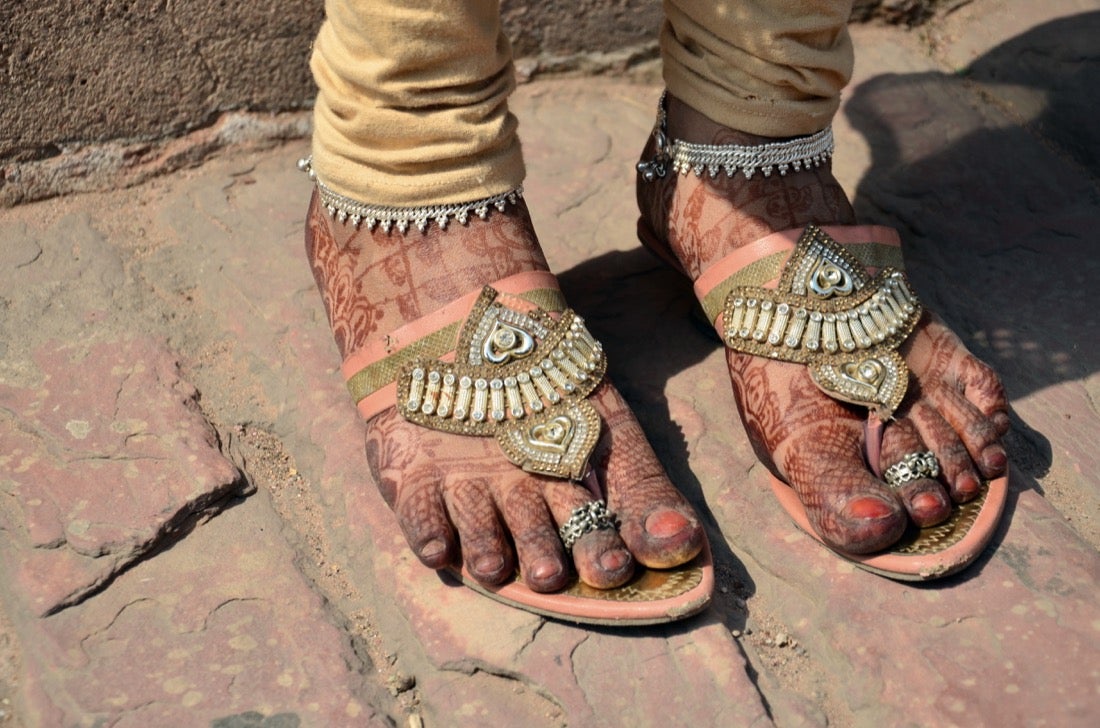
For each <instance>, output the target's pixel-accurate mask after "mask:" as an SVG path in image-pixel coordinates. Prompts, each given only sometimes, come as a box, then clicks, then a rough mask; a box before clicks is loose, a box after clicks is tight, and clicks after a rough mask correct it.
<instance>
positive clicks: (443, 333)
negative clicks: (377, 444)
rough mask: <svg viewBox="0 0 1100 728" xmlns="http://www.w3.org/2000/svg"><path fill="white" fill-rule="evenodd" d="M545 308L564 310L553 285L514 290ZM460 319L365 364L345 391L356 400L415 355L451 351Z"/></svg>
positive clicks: (389, 380)
mask: <svg viewBox="0 0 1100 728" xmlns="http://www.w3.org/2000/svg"><path fill="white" fill-rule="evenodd" d="M517 295H518V297H519V298H522V299H524V300H526V301H529V302H530V303H532V304H534V305H535V306H538V307H539V308H541V309H544V310H546V311H555V312H558V311H563V310H564V309H565V296H563V295H562V292H561V291H559V290H558V289H556V288H541V289H536V290H532V291H526V292H524V293H521V294H517ZM461 327H462V321H455V322H453V323H450V324H448V325H446V326H444V327H443V328H441V329H438V330H436V331H433V332H431V333H429V334H426V335H424V336H422V337H421V338H419V339H416V340H415V341H412V342H411V343H409V344H408V345H406V346H405V347H403V348H402V349H400V350H399V351H395V352H394V353H392V354H390V355H388V356H385V357H383V358H381V359H379V360H377V361H375V362H374V363H372V364H368V365H366V366H364V367H363V368H361V369H359V370H358V371H357V372H355V373H354V374H352V375H351V376H350V377H348V379H347V386H348V391H349V392H350V393H351V396H352V399H353V400H354V401H355V403H356V404H358V403H359V402H361V401H362V400H363V399H364V398H366V397H368V396H370V395H371V394H373V393H375V392H377V391H379V390H380V389H382V388H383V387H385V386H386V385H388V384H391V383H393V382H395V381H396V380H397V376H398V374H399V373H400V372H401V370H402V369H403V368H405V367H406V366H408V364H409V363H411V362H412V361H413V360H414V359H417V358H424V359H438V358H440V357H442V356H445V355H447V354H448V353H450V352H452V351H454V348H455V341H456V340H457V339H458V332H459V330H460V329H461Z"/></svg>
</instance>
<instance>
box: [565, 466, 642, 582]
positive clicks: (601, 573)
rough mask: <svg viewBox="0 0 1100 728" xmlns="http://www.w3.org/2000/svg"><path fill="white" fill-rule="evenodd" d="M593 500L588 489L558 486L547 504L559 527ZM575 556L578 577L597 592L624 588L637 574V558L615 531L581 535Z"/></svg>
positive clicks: (610, 529) (603, 530)
mask: <svg viewBox="0 0 1100 728" xmlns="http://www.w3.org/2000/svg"><path fill="white" fill-rule="evenodd" d="M592 500H593V495H592V493H591V492H590V491H589V490H588V489H587V488H584V487H583V486H580V485H577V484H573V483H556V484H553V485H552V486H551V487H550V489H549V490H548V491H547V502H548V503H549V505H550V510H551V511H552V512H553V514H554V519H555V521H556V522H557V524H558V525H559V526H560V525H563V524H565V523H566V522H567V521H568V520H569V519H570V518H571V517H572V516H573V514H574V512H575V511H576V510H577V509H579V508H581V507H583V506H586V505H587V504H589V503H591V502H592ZM555 536H557V533H556V532H555ZM558 545H559V546H561V541H560V537H559V541H558ZM572 556H573V564H574V566H576V569H577V576H579V577H580V579H581V581H583V582H584V583H585V584H588V585H589V586H593V587H596V588H597V589H612V588H614V587H617V586H621V585H623V584H625V583H626V582H627V581H628V580H629V579H630V577H631V576H632V575H633V573H634V563H635V562H634V557H633V556H632V555H631V553H630V551H629V550H628V549H627V548H626V545H625V544H624V543H623V541H622V539H621V538H620V537H619V534H618V532H617V531H616V530H615V529H613V528H603V529H595V530H592V531H589V532H588V533H586V534H584V535H583V536H581V537H580V538H579V539H577V541H576V542H575V543H574V544H573V546H572Z"/></svg>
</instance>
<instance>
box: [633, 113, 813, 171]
mask: <svg viewBox="0 0 1100 728" xmlns="http://www.w3.org/2000/svg"><path fill="white" fill-rule="evenodd" d="M667 126H668V118H667V113H666V111H665V95H664V94H662V95H661V100H660V102H658V105H657V124H656V126H655V127H654V129H653V137H654V138H655V139H656V140H657V153H656V155H655V156H654V158H653V159H651V160H650V161H648V162H639V163H638V172H640V173H641V175H642V177H643V178H644V179H645V180H646V181H647V182H652V181H653V180H654V179H657V178H658V177H664V176H665V174H667V172H668V170H669V169H672V171H674V172H678V173H680V174H687V173H688V172H689V171H690V172H694V173H695V175H696V176H697V177H702V176H703V173H704V172H706V173H707V174H708V175H710V176H711V177H717V176H718V174H719V173H721V172H725V173H726V175H727V176H729V177H732V176H733V175H734V173H736V172H738V171H740V172H741V173H742V174H743V175H745V179H752V176H753V175H754V174H756V173H757V172H758V171H759V172H761V173H762V174H763V175H764V176H765V177H770V176H771V174H772V172H775V171H778V172H779V174H780V175H785V174H787V172H789V171H791V170H794V171H795V172H797V171H799V170H801V169H809V168H810V167H818V166H820V165H821V164H823V163H824V162H826V161H828V160H829V158H830V157H832V156H833V148H834V143H833V129H832V127H825V128H824V129H822V130H821V131H819V132H817V133H816V134H812V135H810V136H807V137H799V138H797V139H790V140H788V141H783V142H767V143H765V144H753V145H742V144H720V145H719V144H696V143H694V142H685V141H683V140H680V139H675V140H672V141H669V138H668V128H667Z"/></svg>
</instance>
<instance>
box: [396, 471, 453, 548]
mask: <svg viewBox="0 0 1100 728" xmlns="http://www.w3.org/2000/svg"><path fill="white" fill-rule="evenodd" d="M438 483H439V478H438V474H437V473H434V472H432V471H431V470H430V469H422V470H413V471H410V472H409V473H407V474H406V478H405V480H404V482H403V487H402V488H401V494H400V495H399V496H398V499H397V504H396V508H395V509H394V512H395V513H396V514H397V520H398V523H399V524H400V525H401V530H402V532H404V534H405V540H406V541H408V542H409V547H410V548H412V550H413V553H415V554H416V555H417V557H418V558H419V559H420V560H421V561H422V562H423V563H424V565H425V566H428V567H430V568H433V569H442V568H445V567H447V566H449V565H451V564H452V563H454V561H455V555H456V554H457V552H458V549H457V545H456V540H455V533H454V529H452V528H451V525H450V522H449V520H448V518H447V511H446V507H445V505H444V502H443V497H442V495H441V494H440V489H439V487H438Z"/></svg>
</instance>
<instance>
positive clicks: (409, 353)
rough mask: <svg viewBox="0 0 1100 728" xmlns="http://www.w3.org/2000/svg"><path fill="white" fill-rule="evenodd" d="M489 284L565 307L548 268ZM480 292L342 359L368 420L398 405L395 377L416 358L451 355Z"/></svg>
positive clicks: (551, 308) (535, 302)
mask: <svg viewBox="0 0 1100 728" xmlns="http://www.w3.org/2000/svg"><path fill="white" fill-rule="evenodd" d="M491 285H492V287H493V288H494V289H496V290H497V291H499V292H500V293H502V294H506V295H510V296H515V297H517V298H520V299H523V300H525V301H527V302H529V303H530V304H532V305H533V306H537V307H539V308H542V309H544V310H546V311H555V312H560V311H563V310H564V309H565V298H564V297H563V296H562V294H561V290H560V289H559V288H558V282H557V278H555V277H554V275H553V274H552V273H549V272H547V271H526V272H523V273H517V274H516V275H513V276H509V277H507V278H505V279H503V280H500V281H497V282H495V283H493V284H491ZM480 295H481V289H478V290H476V291H471V292H470V293H467V294H466V295H464V296H462V297H461V298H459V299H457V300H455V301H452V302H451V303H449V304H447V305H446V306H443V307H442V308H440V309H438V310H436V311H433V312H432V313H429V314H427V315H425V316H422V317H421V318H419V319H417V320H416V321H412V322H410V323H408V324H405V325H404V326H402V327H400V328H398V329H397V330H395V331H392V332H390V333H388V334H375V335H372V336H371V337H369V338H368V339H367V341H366V343H364V344H363V346H362V347H360V348H359V349H357V350H355V351H354V352H352V353H351V354H349V355H348V356H347V357H346V358H345V359H344V363H343V364H342V365H341V367H340V369H341V371H342V372H343V375H344V379H345V381H346V382H347V386H348V391H350V392H351V395H352V398H353V399H354V400H355V402H356V406H357V407H358V409H359V413H360V415H362V416H363V418H364V419H370V418H371V417H374V416H375V415H377V414H378V413H379V412H382V411H384V410H386V409H389V408H390V407H393V406H394V404H395V402H396V396H397V384H396V379H397V376H398V373H399V372H400V371H401V369H402V367H404V366H405V365H406V364H407V363H409V362H411V361H412V360H413V359H416V358H417V357H425V358H433V359H435V358H447V356H448V354H453V352H454V347H455V342H456V341H457V339H458V332H459V329H460V328H461V326H462V322H463V321H464V320H465V319H466V317H467V315H468V314H469V313H470V310H471V309H472V308H473V306H474V304H475V302H476V301H477V299H478V297H479V296H480Z"/></svg>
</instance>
